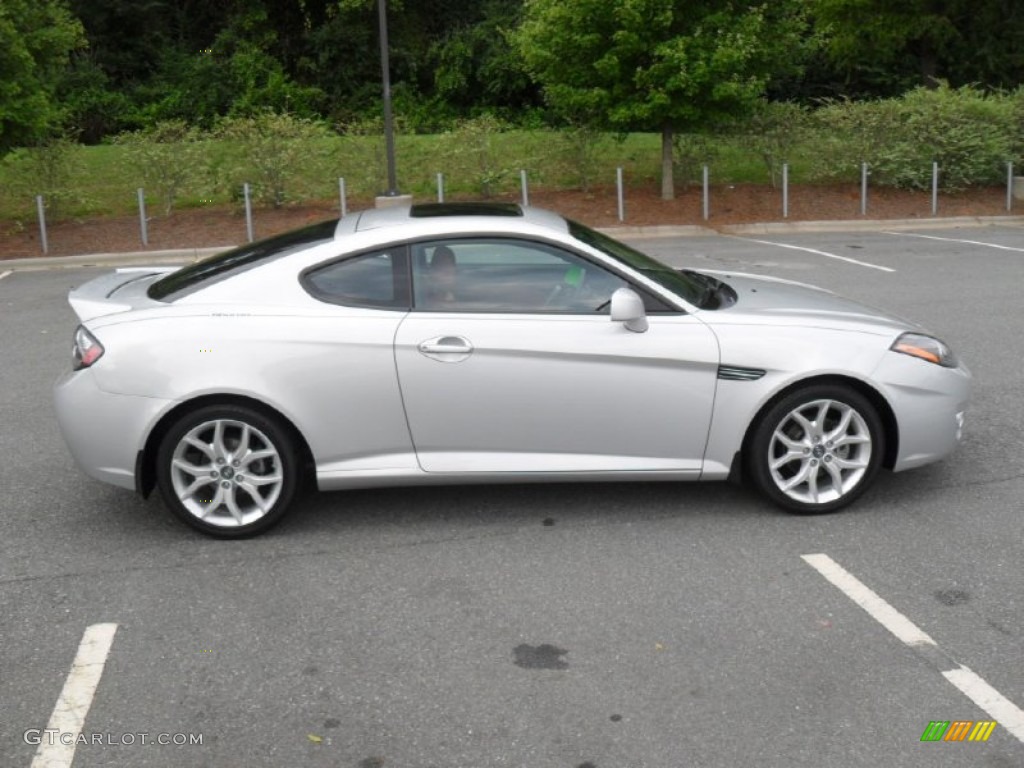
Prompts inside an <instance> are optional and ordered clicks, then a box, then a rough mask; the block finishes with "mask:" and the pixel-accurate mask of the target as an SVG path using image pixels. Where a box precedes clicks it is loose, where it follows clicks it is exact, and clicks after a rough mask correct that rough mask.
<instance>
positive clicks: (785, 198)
mask: <svg viewBox="0 0 1024 768" xmlns="http://www.w3.org/2000/svg"><path fill="white" fill-rule="evenodd" d="M782 218H784V219H788V218H789V163H783V164H782Z"/></svg>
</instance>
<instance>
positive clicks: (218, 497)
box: [199, 485, 224, 520]
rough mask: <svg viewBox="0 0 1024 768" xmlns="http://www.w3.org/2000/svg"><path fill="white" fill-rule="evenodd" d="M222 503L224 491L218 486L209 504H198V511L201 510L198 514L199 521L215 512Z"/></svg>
mask: <svg viewBox="0 0 1024 768" xmlns="http://www.w3.org/2000/svg"><path fill="white" fill-rule="evenodd" d="M223 503H224V489H223V488H221V487H220V486H219V485H218V486H217V492H216V493H214V494H213V498H212V499H210V501H209V502H202V501H201V502H200V509H201V510H202V511H201V512H200V513H199V517H200V519H202V520H205V519H206V518H207V517H209V516H210V515H211V514H213V513H214V512H215V511H217V508H218V507H219V506H220V505H221V504H223Z"/></svg>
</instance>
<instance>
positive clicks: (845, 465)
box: [832, 456, 868, 469]
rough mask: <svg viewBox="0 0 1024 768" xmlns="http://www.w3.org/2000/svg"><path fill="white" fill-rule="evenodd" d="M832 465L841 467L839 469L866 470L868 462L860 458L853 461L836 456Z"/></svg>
mask: <svg viewBox="0 0 1024 768" xmlns="http://www.w3.org/2000/svg"><path fill="white" fill-rule="evenodd" d="M832 463H833V464H835V465H836V466H837V467H839V469H864V468H865V467H866V466H867V465H868V460H867V459H862V458H859V457H858V458H856V459H853V460H850V459H841V458H839V457H838V456H836V458H835V459H833V461H832Z"/></svg>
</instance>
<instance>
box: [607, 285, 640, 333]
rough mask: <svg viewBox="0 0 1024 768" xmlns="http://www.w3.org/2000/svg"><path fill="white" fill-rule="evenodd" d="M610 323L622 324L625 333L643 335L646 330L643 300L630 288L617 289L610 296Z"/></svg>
mask: <svg viewBox="0 0 1024 768" xmlns="http://www.w3.org/2000/svg"><path fill="white" fill-rule="evenodd" d="M612 322H613V323H622V324H623V325H625V326H626V330H627V331H632V332H633V333H643V332H644V331H646V330H647V312H646V311H645V310H644V300H643V299H641V298H640V295H639V294H638V293H637V292H636V291H634V290H632V289H630V288H619V289H618V290H617V291H615V293H613V294H612Z"/></svg>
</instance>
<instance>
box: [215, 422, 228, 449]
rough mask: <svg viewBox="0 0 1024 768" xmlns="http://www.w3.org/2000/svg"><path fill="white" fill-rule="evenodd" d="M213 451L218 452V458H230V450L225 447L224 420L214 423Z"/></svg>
mask: <svg viewBox="0 0 1024 768" xmlns="http://www.w3.org/2000/svg"><path fill="white" fill-rule="evenodd" d="M213 449H214V450H215V451H216V452H217V457H218V458H221V459H226V458H227V457H228V449H227V446H225V445H224V421H223V420H222V419H218V420H217V421H216V422H214V426H213Z"/></svg>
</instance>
